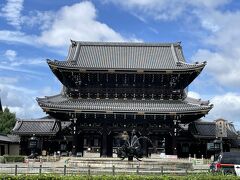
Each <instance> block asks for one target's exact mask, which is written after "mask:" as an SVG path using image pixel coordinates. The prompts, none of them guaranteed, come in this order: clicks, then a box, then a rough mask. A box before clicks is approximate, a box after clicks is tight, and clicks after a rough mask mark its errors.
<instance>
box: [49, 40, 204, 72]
mask: <svg viewBox="0 0 240 180" xmlns="http://www.w3.org/2000/svg"><path fill="white" fill-rule="evenodd" d="M71 42H72V44H71V45H70V48H69V52H68V56H67V58H66V61H57V60H54V61H51V60H48V64H49V66H50V67H51V68H54V67H55V68H56V67H58V68H63V69H87V70H91V69H94V70H97V69H102V70H105V69H108V70H111V69H112V70H150V71H156V70H176V71H182V70H195V69H200V70H201V69H202V68H203V67H204V66H205V64H206V62H203V63H195V64H188V63H186V61H185V58H184V56H183V52H182V47H181V45H180V43H132V42H121V43H120V42H119V43H113V42H80V41H71Z"/></svg>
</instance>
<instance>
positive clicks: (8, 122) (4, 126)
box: [0, 107, 16, 134]
mask: <svg viewBox="0 0 240 180" xmlns="http://www.w3.org/2000/svg"><path fill="white" fill-rule="evenodd" d="M15 123H16V115H15V113H12V112H10V111H9V109H8V108H7V107H6V108H5V109H4V110H3V112H1V111H0V133H3V134H9V133H10V132H11V130H12V129H13V127H14V125H15Z"/></svg>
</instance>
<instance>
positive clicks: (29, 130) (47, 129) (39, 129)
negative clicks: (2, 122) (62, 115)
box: [12, 118, 60, 135]
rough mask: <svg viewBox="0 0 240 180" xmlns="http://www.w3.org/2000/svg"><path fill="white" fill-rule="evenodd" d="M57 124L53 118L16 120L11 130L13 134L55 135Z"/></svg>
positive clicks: (57, 129)
mask: <svg viewBox="0 0 240 180" xmlns="http://www.w3.org/2000/svg"><path fill="white" fill-rule="evenodd" d="M59 129H60V128H59V124H58V123H57V121H56V120H54V119H48V118H46V119H44V118H43V119H35V120H18V121H17V122H16V124H15V126H14V128H13V130H12V132H13V134H19V135H24V134H36V135H55V134H56V133H57V132H58V131H59Z"/></svg>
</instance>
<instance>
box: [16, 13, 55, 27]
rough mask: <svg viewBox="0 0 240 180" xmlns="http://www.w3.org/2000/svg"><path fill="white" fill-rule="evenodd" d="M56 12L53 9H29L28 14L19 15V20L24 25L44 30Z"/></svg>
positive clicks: (51, 21) (49, 24)
mask: <svg viewBox="0 0 240 180" xmlns="http://www.w3.org/2000/svg"><path fill="white" fill-rule="evenodd" d="M55 18H56V13H55V12H53V11H43V12H42V11H36V10H34V11H30V12H29V14H27V15H24V16H22V17H21V22H22V24H23V25H25V26H29V27H31V28H33V27H34V26H35V27H37V28H39V29H40V30H45V29H47V28H49V27H50V26H51V24H52V23H53V21H54V19H55Z"/></svg>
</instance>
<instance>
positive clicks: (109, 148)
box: [100, 125, 113, 157]
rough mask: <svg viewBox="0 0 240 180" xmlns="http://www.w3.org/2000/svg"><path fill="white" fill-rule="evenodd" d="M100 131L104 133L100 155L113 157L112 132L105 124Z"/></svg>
mask: <svg viewBox="0 0 240 180" xmlns="http://www.w3.org/2000/svg"><path fill="white" fill-rule="evenodd" d="M100 133H101V134H102V141H101V151H100V156H101V157H112V153H113V144H112V143H113V142H112V133H111V131H110V130H109V129H108V128H107V127H106V126H105V125H104V126H103V129H102V130H101V131H100Z"/></svg>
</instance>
